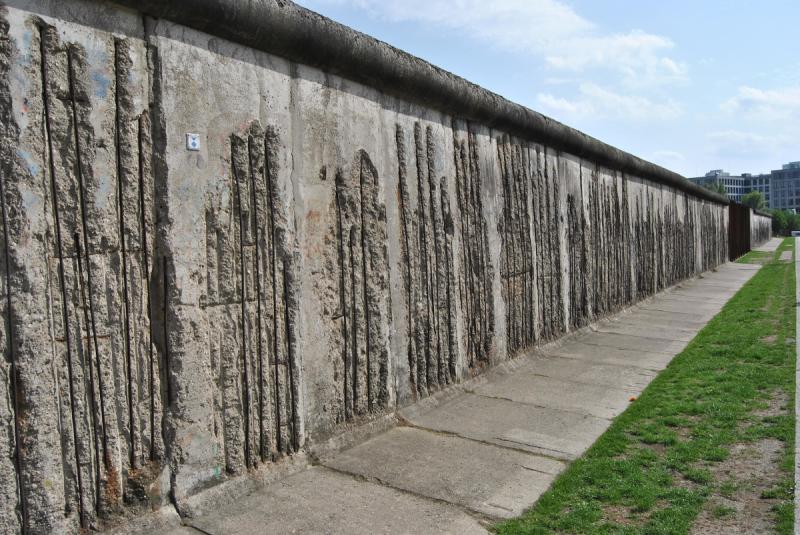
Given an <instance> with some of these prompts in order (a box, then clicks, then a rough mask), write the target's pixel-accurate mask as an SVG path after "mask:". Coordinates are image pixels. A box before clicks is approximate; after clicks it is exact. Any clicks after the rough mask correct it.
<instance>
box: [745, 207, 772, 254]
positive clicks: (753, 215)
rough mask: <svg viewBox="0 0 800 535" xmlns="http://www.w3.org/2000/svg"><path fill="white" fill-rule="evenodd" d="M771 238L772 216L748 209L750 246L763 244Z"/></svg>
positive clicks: (754, 246)
mask: <svg viewBox="0 0 800 535" xmlns="http://www.w3.org/2000/svg"><path fill="white" fill-rule="evenodd" d="M770 238H772V216H771V215H769V214H767V213H765V212H759V211H758V210H751V211H750V247H751V248H756V247H758V246H759V245H763V244H764V243H766V242H768V241H769V240H770Z"/></svg>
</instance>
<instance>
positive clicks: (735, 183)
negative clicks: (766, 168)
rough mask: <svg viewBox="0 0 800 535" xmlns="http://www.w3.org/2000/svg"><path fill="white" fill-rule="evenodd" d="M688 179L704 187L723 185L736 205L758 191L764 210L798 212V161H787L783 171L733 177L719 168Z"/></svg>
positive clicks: (799, 168)
mask: <svg viewBox="0 0 800 535" xmlns="http://www.w3.org/2000/svg"><path fill="white" fill-rule="evenodd" d="M689 180H690V181H691V182H694V183H695V184H698V185H700V186H704V187H710V186H711V185H713V184H722V185H723V186H724V187H725V193H726V194H727V195H728V197H729V198H731V199H732V200H734V201H737V202H740V201H741V200H742V196H744V195H746V194H747V193H750V192H751V191H760V192H761V193H762V195H764V200H765V201H766V205H767V207H769V208H771V209H777V210H792V211H795V212H799V211H800V162H789V163H787V164H785V165H784V166H783V167H782V169H778V170H774V171H772V172H770V173H764V174H760V175H753V174H750V173H742V174H741V175H739V176H735V175H731V174H730V173H726V172H725V171H723V170H722V169H714V170H711V171H709V172H708V173H706V174H705V176H701V177H695V178H690V179H689Z"/></svg>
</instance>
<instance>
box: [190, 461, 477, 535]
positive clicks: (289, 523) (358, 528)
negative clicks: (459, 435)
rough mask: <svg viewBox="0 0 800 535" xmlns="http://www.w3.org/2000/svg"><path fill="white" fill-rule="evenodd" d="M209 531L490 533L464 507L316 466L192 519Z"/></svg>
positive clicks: (216, 534)
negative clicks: (214, 512)
mask: <svg viewBox="0 0 800 535" xmlns="http://www.w3.org/2000/svg"><path fill="white" fill-rule="evenodd" d="M188 523H189V524H190V525H192V526H193V527H196V528H198V529H201V530H202V531H203V532H205V533H206V534H208V535H251V534H262V533H263V534H272V533H347V534H359V533H363V534H373V533H408V534H412V533H470V534H479V533H480V534H483V533H487V532H486V530H485V528H484V527H483V526H482V525H481V524H480V523H479V522H478V520H476V519H475V518H474V517H472V516H470V515H469V514H467V513H465V512H464V511H462V510H461V509H459V508H457V507H455V506H452V505H448V504H444V503H441V502H436V501H431V500H428V499H425V498H423V497H419V496H413V495H411V494H409V493H406V492H402V491H400V490H396V489H392V488H389V487H386V486H383V485H378V484H375V483H371V482H367V481H363V480H361V481H360V480H357V479H355V478H353V477H352V476H349V475H346V474H340V473H338V472H334V471H332V470H329V469H327V468H323V467H315V468H311V469H309V470H306V471H303V472H300V473H298V474H295V475H292V476H289V477H288V478H286V479H283V480H281V481H278V482H275V483H273V484H271V485H268V486H266V487H264V488H262V489H260V490H258V491H256V492H253V493H251V494H248V495H246V496H242V497H241V498H240V499H239V500H237V501H236V502H235V503H234V504H233V505H230V506H228V507H226V508H225V510H224V511H220V512H219V514H206V515H204V516H202V517H200V518H196V519H190V520H189V522H188Z"/></svg>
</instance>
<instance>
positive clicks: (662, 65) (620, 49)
mask: <svg viewBox="0 0 800 535" xmlns="http://www.w3.org/2000/svg"><path fill="white" fill-rule="evenodd" d="M317 2H319V3H327V4H350V5H354V6H356V7H359V8H362V9H365V10H367V11H369V12H371V13H372V14H374V15H376V16H379V17H382V18H385V19H388V20H391V21H396V22H401V21H416V22H423V23H429V24H432V25H435V26H439V27H445V28H450V29H453V30H457V31H462V32H465V33H467V34H470V35H471V36H474V37H477V38H479V39H481V40H483V41H485V42H487V43H489V44H491V45H494V46H497V47H500V48H501V49H504V50H509V51H515V52H527V53H531V54H534V55H537V56H541V57H542V58H543V59H544V61H545V62H546V64H547V65H548V66H550V67H551V68H552V69H554V70H558V71H568V72H584V71H587V70H589V69H603V70H608V71H611V72H613V73H615V74H616V75H617V76H619V77H620V80H621V81H622V83H623V84H625V85H626V86H629V87H646V86H656V85H662V84H665V83H674V82H681V81H684V80H686V79H687V68H686V65H684V64H682V63H680V62H678V61H676V60H674V59H672V58H670V57H668V56H667V55H665V52H666V51H668V50H670V49H672V48H673V47H674V43H673V42H672V41H671V40H670V39H668V38H666V37H663V36H659V35H654V34H650V33H647V32H644V31H641V30H631V31H628V32H624V33H603V32H602V31H600V29H598V28H597V27H596V25H595V24H594V23H592V22H591V21H589V20H587V19H585V18H583V17H581V16H580V15H578V14H577V13H576V12H575V11H574V10H573V9H572V8H571V7H570V6H569V5H567V4H565V3H564V2H562V1H560V0H493V1H491V2H487V1H485V0H317Z"/></svg>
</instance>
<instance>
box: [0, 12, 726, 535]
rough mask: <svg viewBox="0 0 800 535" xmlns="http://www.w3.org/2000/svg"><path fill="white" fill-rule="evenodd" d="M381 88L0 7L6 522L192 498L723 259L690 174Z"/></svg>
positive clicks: (136, 26) (248, 53)
mask: <svg viewBox="0 0 800 535" xmlns="http://www.w3.org/2000/svg"><path fill="white" fill-rule="evenodd" d="M209 5H210V4H209ZM252 5H264V6H267V5H269V6H272V7H271V8H270V9H278V10H280V9H286V10H297V9H298V8H296V7H294V6H292V5H290V4H286V3H277V4H276V3H273V2H266V1H265V2H263V3H254V4H252ZM189 11H191V10H189ZM148 12H149V13H155V14H157V13H156V12H155V11H148ZM288 12H289V11H287V13H288ZM309 17H310V16H309ZM219 20H220V21H223V20H224V19H223V18H220V19H219ZM276 20H280V19H276ZM308 20H310V21H311V22H308V24H322V23H321V22H319V19H317V18H314V17H310V18H309V19H308ZM220 24H221V26H224V24H223V23H222V22H221V23H220ZM275 24H278V22H276V23H275ZM324 24H326V25H329V26H330V25H332V24H333V23H331V22H330V21H324ZM338 28H340V27H338ZM298 31H300V30H299V29H298ZM337 31H338V30H337ZM341 31H345V30H341ZM264 32H265V34H266V33H269V29H268V28H264ZM300 33H302V32H300ZM353 35H355V34H353ZM351 37H352V36H351ZM366 39H367V38H365V37H364V36H360V37H357V39H356V38H355V37H354V38H353V42H358V43H361V44H362V45H363V46H367V45H369V46H373V47H378V49H380V46H384V45H378V44H376V43H374V42H373V41H369V40H366ZM365 40H366V41H365ZM364 43H366V45H364ZM370 43H371V44H370ZM376 50H377V49H376ZM380 50H383V49H380ZM393 53H396V54H399V53H398V52H397V51H394V52H393ZM285 55H289V56H290V55H291V54H285ZM334 70H336V69H334V68H333V67H331V69H330V71H334ZM437 73H438V74H437ZM430 75H431V79H433V78H435V76H439V75H441V73H440V72H439V71H435V72H434V71H430ZM434 75H435V76H434ZM367 76H369V73H367ZM450 76H451V75H450ZM453 78H454V77H453ZM381 79H384V80H385V78H381ZM362 82H363V80H362ZM462 82H463V81H462ZM380 86H381V83H379V82H378V81H376V82H375V83H374V87H373V86H371V85H370V84H364V83H359V82H355V81H351V80H349V79H348V78H346V77H342V76H339V75H336V74H332V73H331V72H328V70H326V69H321V68H318V67H311V66H308V65H305V64H303V63H298V62H296V61H291V60H289V59H285V57H281V56H280V55H274V54H271V53H269V52H266V51H263V50H258V49H256V48H252V47H248V46H244V45H241V44H236V43H234V42H231V41H228V40H225V39H223V38H221V37H218V36H213V35H209V34H206V33H202V32H201V31H198V30H196V29H192V28H189V27H187V26H184V25H181V24H178V23H176V22H172V21H170V20H168V18H154V17H151V16H144V15H143V13H140V12H137V11H135V10H131V9H127V8H120V7H114V6H112V5H111V4H107V3H101V2H94V1H90V0H13V1H7V2H6V7H4V8H2V11H0V115H1V118H2V121H1V122H0V124H2V132H0V164H1V165H0V173H2V174H0V196H2V198H3V212H2V215H3V219H2V225H3V232H2V233H0V236H1V237H2V244H1V245H0V251H2V253H3V257H2V261H0V295H1V296H2V301H0V303H2V305H1V307H2V315H3V319H4V321H3V322H2V323H1V324H0V325H2V327H0V345H2V350H3V354H4V357H5V358H4V359H3V360H2V362H0V377H2V382H0V394H1V395H0V427H1V428H2V439H0V449H1V450H2V451H1V452H0V530H3V531H4V532H9V533H13V532H19V531H28V532H31V533H49V532H68V531H76V530H77V529H78V528H79V527H80V526H87V527H88V526H93V525H97V524H98V522H100V520H102V519H104V518H109V517H114V516H115V515H117V514H123V513H125V511H130V510H132V509H135V508H136V507H137V506H138V507H155V506H159V505H162V504H165V503H168V502H169V501H170V500H171V501H172V502H173V503H175V504H176V505H177V507H178V509H179V510H183V507H184V505H183V504H184V503H185V499H186V498H187V497H188V496H190V495H192V494H194V493H197V492H199V491H201V490H203V489H204V488H207V487H208V486H210V485H214V484H216V483H219V482H221V481H224V480H226V479H227V478H230V477H233V476H237V475H241V474H245V473H247V472H248V471H253V470H256V469H259V468H269V467H270V466H275V465H276V464H281V463H283V462H284V461H285V460H286V459H291V458H292V457H293V456H296V455H297V454H298V453H300V452H303V451H308V450H313V449H314V448H315V447H318V446H320V445H322V444H323V443H324V442H325V441H326V440H328V439H330V438H331V437H336V436H338V435H340V434H341V433H343V432H344V431H346V430H348V429H351V428H352V427H353V426H355V425H358V424H361V423H364V422H367V421H370V420H374V419H376V418H379V417H380V416H381V415H385V414H388V413H390V412H391V411H393V410H394V409H395V408H396V407H398V406H403V405H407V404H409V403H412V402H413V401H415V400H417V399H420V398H422V397H425V396H428V395H430V394H431V393H433V392H436V391H438V390H440V389H442V388H444V387H446V386H448V385H451V384H454V383H458V382H460V381H463V380H464V379H465V378H468V377H470V376H473V375H475V374H478V373H480V372H481V370H483V369H485V368H486V367H488V366H492V365H494V364H497V363H498V362H501V361H503V360H505V359H508V358H513V356H514V355H515V354H517V353H518V352H520V351H523V350H525V349H527V348H530V347H532V346H534V345H536V344H540V343H542V342H544V341H548V340H552V339H554V338H557V337H559V336H561V335H563V334H564V333H566V332H568V331H570V330H573V329H575V328H578V327H580V326H582V325H585V324H587V323H588V322H590V321H592V320H593V319H596V318H598V317H601V316H603V315H604V314H608V313H609V312H612V311H614V310H617V309H619V308H620V307H624V306H626V305H628V304H631V303H634V302H636V301H637V300H640V299H642V298H643V297H646V296H648V295H651V294H653V293H654V292H657V291H659V290H661V289H663V288H666V287H668V286H670V285H672V284H674V283H676V282H678V281H680V280H682V279H685V278H687V277H691V276H693V275H695V274H698V273H700V272H702V271H704V270H707V269H710V268H712V267H714V266H716V265H718V264H720V263H721V262H724V261H725V259H726V257H727V208H726V206H725V204H724V203H723V202H721V200H720V199H719V198H717V197H715V196H713V195H712V194H708V193H703V192H702V191H700V190H697V189H696V188H694V187H693V186H690V185H688V183H686V184H685V185H684V184H683V183H682V182H681V181H680V179H679V177H678V178H675V177H674V176H673V175H672V174H670V173H668V172H667V171H665V170H663V169H660V168H656V167H655V166H652V164H647V163H646V162H641V161H639V160H636V159H634V158H633V157H631V156H630V155H625V154H624V153H621V152H619V151H616V150H615V149H614V150H612V149H611V148H602V146H601V145H598V144H599V142H597V141H596V140H591V138H586V137H585V136H584V137H580V136H582V135H581V134H579V133H574V131H570V130H568V129H566V127H563V125H558V123H554V122H552V121H550V120H549V119H541V116H538V115H535V114H533V112H530V111H526V112H525V113H530V114H533V115H531V117H533V119H535V120H536V121H544V122H543V123H542V124H546V125H547V130H546V131H545V130H542V131H543V132H556V134H557V135H556V134H552V135H551V134H547V135H544V134H543V135H541V136H539V137H537V135H534V134H526V135H522V133H523V131H524V129H515V128H512V127H509V128H501V127H498V126H497V125H493V124H490V122H488V121H485V122H481V121H478V120H476V119H475V117H474V116H472V115H470V114H469V113H467V112H464V113H455V112H453V111H452V110H449V111H448V109H446V108H444V107H442V106H436V105H435V103H436V99H434V98H433V97H431V99H430V103H428V104H426V102H428V101H427V100H426V97H425V95H422V96H420V95H419V94H417V95H415V96H413V97H412V95H410V94H409V95H408V98H405V97H404V94H403V91H399V92H392V91H388V90H386V89H385V88H383V87H380ZM476 91H477V89H476ZM481 91H482V90H481ZM484 93H485V92H484ZM485 94H486V95H488V93H485ZM492 98H494V97H492ZM497 98H498V99H499V97H497ZM498 102H499V104H498V106H499V105H500V104H502V102H500V101H498ZM503 102H504V101H503ZM503 105H504V106H505V105H506V104H503ZM499 109H500V107H498V110H499ZM509 109H511V108H509ZM514 109H516V108H514ZM498 113H499V111H498ZM548 121H549V122H548ZM537 124H538V123H537ZM187 133H198V134H199V135H200V145H201V146H200V150H199V151H190V150H187V148H186V142H185V135H186V134H187ZM559 136H562V137H563V139H562V137H559ZM564 136H565V137H564ZM570 136H572V137H570ZM559 140H561V141H559ZM570 140H572V141H570ZM575 140H578V141H575ZM581 140H582V141H581ZM598 146H599V147H601V149H602V150H600V151H599V152H598V150H599V149H597V147H598ZM566 147H574V150H573V152H570V151H568V150H566ZM580 147H585V150H583V149H580ZM587 155H592V156H591V157H589V156H587ZM602 155H606V156H602ZM637 169H638V170H639V171H640V172H639V173H637V172H632V170H637Z"/></svg>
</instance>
